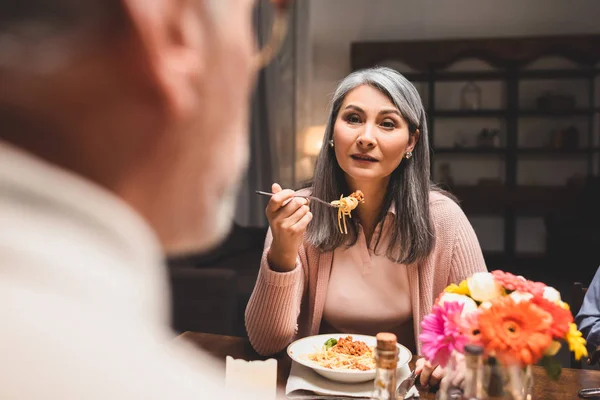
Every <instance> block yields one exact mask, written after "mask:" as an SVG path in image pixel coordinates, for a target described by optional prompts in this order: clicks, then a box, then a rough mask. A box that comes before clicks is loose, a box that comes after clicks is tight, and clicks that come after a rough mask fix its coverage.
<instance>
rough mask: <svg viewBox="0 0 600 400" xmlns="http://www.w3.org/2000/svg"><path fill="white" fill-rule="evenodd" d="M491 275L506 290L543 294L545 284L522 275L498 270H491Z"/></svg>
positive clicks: (535, 294)
mask: <svg viewBox="0 0 600 400" xmlns="http://www.w3.org/2000/svg"><path fill="white" fill-rule="evenodd" d="M492 275H493V276H494V280H495V281H496V282H498V283H499V284H500V285H502V286H503V287H504V288H505V289H507V290H515V291H519V292H526V293H531V294H532V295H534V296H542V295H543V294H544V288H545V287H546V285H545V284H544V283H542V282H534V281H530V280H528V279H525V278H523V277H522V276H516V275H513V274H511V273H510V272H504V271H500V270H496V271H492Z"/></svg>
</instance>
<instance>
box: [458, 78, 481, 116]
mask: <svg viewBox="0 0 600 400" xmlns="http://www.w3.org/2000/svg"><path fill="white" fill-rule="evenodd" d="M460 107H461V108H462V109H463V110H479V109H481V88H480V87H479V86H477V85H476V84H475V83H474V82H467V83H466V84H465V86H463V88H462V90H461V91H460Z"/></svg>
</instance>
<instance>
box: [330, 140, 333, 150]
mask: <svg viewBox="0 0 600 400" xmlns="http://www.w3.org/2000/svg"><path fill="white" fill-rule="evenodd" d="M329 147H331V148H333V139H331V140H330V141H329Z"/></svg>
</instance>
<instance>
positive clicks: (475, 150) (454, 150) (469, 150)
mask: <svg viewBox="0 0 600 400" xmlns="http://www.w3.org/2000/svg"><path fill="white" fill-rule="evenodd" d="M432 152H433V154H434V155H440V154H465V155H466V154H471V155H486V154H497V155H504V154H506V148H483V147H482V148H479V147H438V148H437V149H433V150H432Z"/></svg>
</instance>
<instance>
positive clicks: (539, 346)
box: [479, 296, 552, 365]
mask: <svg viewBox="0 0 600 400" xmlns="http://www.w3.org/2000/svg"><path fill="white" fill-rule="evenodd" d="M551 322H552V318H551V316H550V315H549V314H548V313H547V312H546V311H544V310H542V309H541V308H539V307H538V306H536V305H534V304H532V303H530V302H527V301H522V302H520V303H516V302H515V301H514V300H513V299H512V298H511V297H508V296H505V297H500V298H498V299H495V300H494V301H493V302H492V306H491V307H490V308H488V309H483V310H481V314H479V330H480V338H481V339H480V340H481V341H482V343H483V344H484V346H485V348H486V350H487V352H489V353H492V354H495V356H496V357H497V358H498V359H499V360H500V361H501V362H503V363H511V362H520V363H521V364H522V365H530V364H534V363H536V362H537V361H538V360H539V359H540V358H541V357H542V356H543V355H544V351H545V350H546V349H547V348H548V346H550V344H551V343H552V335H551V334H550V324H551Z"/></svg>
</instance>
